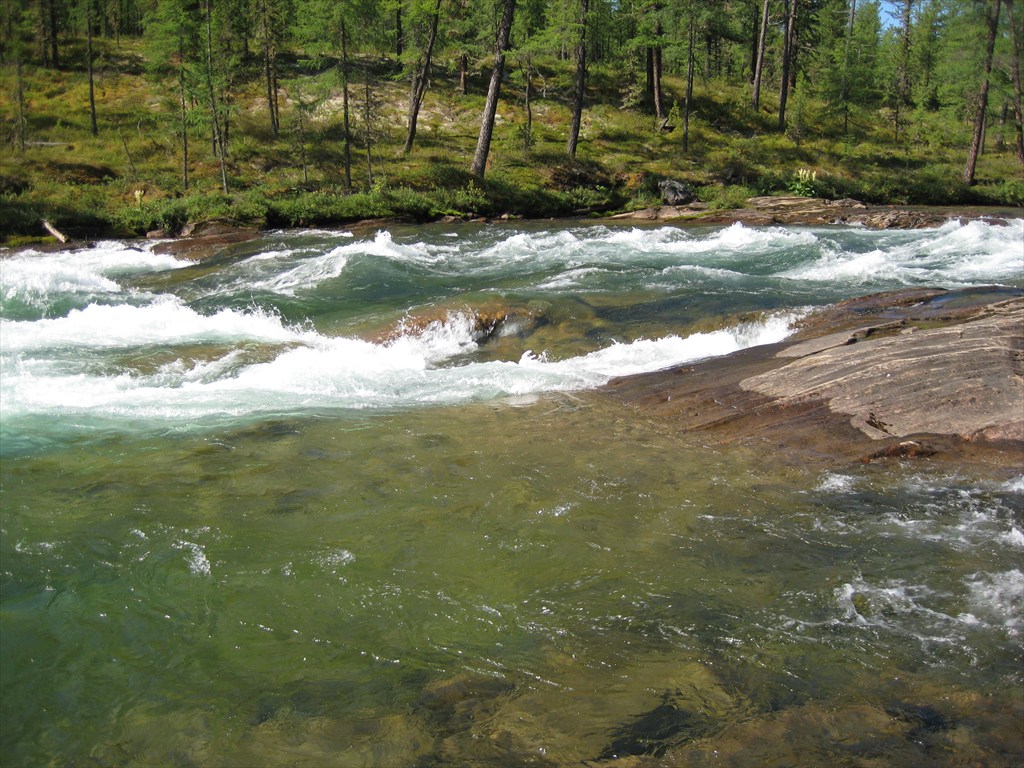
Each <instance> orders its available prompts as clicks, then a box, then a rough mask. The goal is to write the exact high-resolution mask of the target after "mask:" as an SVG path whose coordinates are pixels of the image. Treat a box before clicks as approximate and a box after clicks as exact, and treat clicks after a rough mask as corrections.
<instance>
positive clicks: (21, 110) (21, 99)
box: [14, 49, 28, 154]
mask: <svg viewBox="0 0 1024 768" xmlns="http://www.w3.org/2000/svg"><path fill="white" fill-rule="evenodd" d="M21 73H22V66H21V51H20V50H18V49H15V52H14V83H15V85H14V90H15V94H14V98H15V101H16V102H17V105H18V128H17V134H18V149H19V150H20V151H21V153H22V154H24V153H25V134H26V133H27V128H28V115H27V114H26V110H25V84H24V82H23V79H22V76H21Z"/></svg>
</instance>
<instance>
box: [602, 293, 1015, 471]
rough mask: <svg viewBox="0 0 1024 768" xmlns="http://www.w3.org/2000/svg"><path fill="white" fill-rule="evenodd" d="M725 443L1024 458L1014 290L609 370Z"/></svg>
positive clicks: (947, 297)
mask: <svg viewBox="0 0 1024 768" xmlns="http://www.w3.org/2000/svg"><path fill="white" fill-rule="evenodd" d="M608 391H610V392H611V393H613V394H614V395H615V396H616V397H618V398H621V399H622V400H624V401H627V402H629V403H633V404H636V405H637V406H640V407H641V408H642V409H645V410H649V411H651V412H652V413H654V414H656V415H657V416H658V417H659V418H666V419H671V420H672V422H673V423H675V424H677V425H678V426H679V427H680V428H682V429H685V430H693V431H701V432H703V433H706V434H708V435H713V436H715V437H716V438H718V439H720V440H723V441H733V440H749V439H764V440H768V441H770V442H773V443H776V444H781V445H785V446H789V447H791V448H794V449H796V451H797V452H798V453H800V454H803V455H806V454H807V453H815V454H818V455H820V456H822V457H837V458H845V459H852V458H860V459H862V460H879V459H885V458H895V457H898V458H915V457H925V456H935V455H937V454H942V455H946V454H957V455H963V454H965V453H971V452H975V453H979V452H995V453H999V454H1001V455H1002V457H1003V458H1004V459H1005V460H1006V461H1007V462H1018V465H1019V462H1020V461H1021V459H1022V456H1024V292H1022V291H1019V290H1015V289H1005V288H991V289H974V290H970V291H949V292H946V291H927V290H912V291H907V292H901V293H894V294H880V295H877V296H872V297H865V298H862V299H856V300H852V301H849V302H843V303H841V304H837V305H835V306H833V307H829V308H827V309H824V310H822V311H820V312H818V313H815V314H814V315H812V316H811V317H810V318H808V320H807V322H806V324H805V327H804V328H802V329H801V330H800V331H799V332H798V333H797V334H795V335H794V336H793V337H792V338H790V339H788V340H787V341H785V342H782V343H779V344H773V345H767V346H763V347H756V348H752V349H747V350H743V351H741V352H738V353H736V354H733V355H730V356H728V357H724V358H716V359H712V360H708V361H705V362H703V363H695V364H691V365H686V366H682V367H679V368H674V369H670V370H667V371H661V372H658V373H653V374H644V375H640V376H635V377H626V378H621V379H616V380H613V381H612V382H610V383H609V385H608Z"/></svg>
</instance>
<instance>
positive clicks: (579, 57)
mask: <svg viewBox="0 0 1024 768" xmlns="http://www.w3.org/2000/svg"><path fill="white" fill-rule="evenodd" d="M588 5H589V0H580V21H579V25H580V30H579V37H578V38H577V39H576V85H575V87H574V89H573V99H572V120H571V121H570V122H569V141H568V143H567V144H566V145H565V152H566V154H567V155H569V159H571V160H575V159H576V146H577V145H578V144H579V140H580V123H581V122H582V121H583V97H584V96H585V95H586V91H587V7H588Z"/></svg>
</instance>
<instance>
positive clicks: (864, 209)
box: [611, 196, 1021, 229]
mask: <svg viewBox="0 0 1024 768" xmlns="http://www.w3.org/2000/svg"><path fill="white" fill-rule="evenodd" d="M1020 215H1021V214H1020V211H1019V210H1014V209H1009V208H1007V209H982V208H943V207H933V206H893V205H868V204H866V203H862V202H860V201H859V200H850V199H843V200H825V199H822V198H817V197H797V196H778V197H776V196H764V197H752V198H750V199H749V200H747V201H746V206H745V207H744V208H739V209H733V210H717V211H715V210H709V209H708V206H707V205H705V204H704V203H697V202H690V203H689V204H683V203H682V202H676V201H675V199H673V201H672V202H669V201H668V200H666V205H662V206H658V207H654V208H645V209H642V210H638V211H629V212H627V213H622V214H617V215H615V216H612V217H611V218H612V219H624V220H639V221H665V222H672V223H677V224H731V223H734V222H737V221H738V222H742V223H744V224H747V225H749V226H769V225H773V224H803V225H811V226H824V225H830V224H857V225H861V226H865V227H870V228H871V229H922V228H925V227H937V226H941V225H942V224H944V223H945V222H947V221H950V220H952V219H961V220H964V219H985V220H986V221H989V222H992V223H999V222H1006V221H1007V220H1009V219H1012V218H1020Z"/></svg>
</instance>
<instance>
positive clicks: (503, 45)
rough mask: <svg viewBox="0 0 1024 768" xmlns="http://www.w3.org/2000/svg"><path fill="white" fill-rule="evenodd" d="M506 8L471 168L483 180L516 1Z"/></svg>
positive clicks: (499, 28) (507, 2)
mask: <svg viewBox="0 0 1024 768" xmlns="http://www.w3.org/2000/svg"><path fill="white" fill-rule="evenodd" d="M504 7H505V10H504V12H503V13H502V17H501V25H500V26H499V27H498V38H497V40H496V41H495V45H494V69H492V70H491V82H490V84H489V85H488V86H487V101H486V102H485V103H484V112H483V117H482V119H481V121H480V136H479V138H478V139H477V143H476V152H475V153H474V154H473V165H472V166H471V171H472V173H473V175H474V176H476V177H478V178H481V179H482V178H483V177H484V171H485V170H486V168H487V156H488V155H489V154H490V151H491V136H492V135H493V134H494V116H495V114H496V113H497V111H498V95H499V93H500V92H501V75H502V72H503V71H504V69H505V52H506V51H507V50H508V39H509V35H510V34H511V33H512V17H513V15H514V14H515V8H516V0H504Z"/></svg>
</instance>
